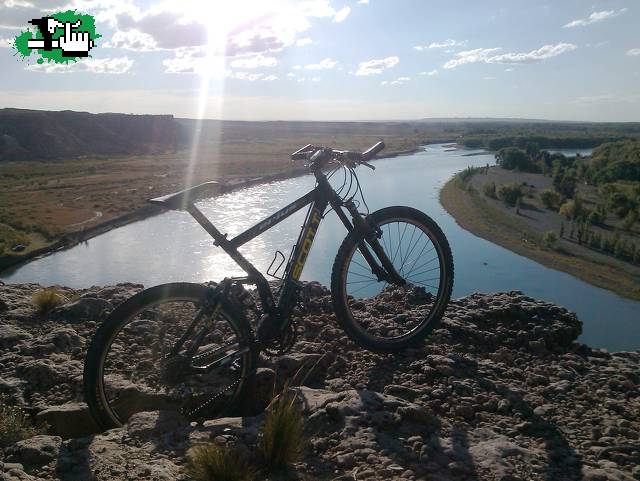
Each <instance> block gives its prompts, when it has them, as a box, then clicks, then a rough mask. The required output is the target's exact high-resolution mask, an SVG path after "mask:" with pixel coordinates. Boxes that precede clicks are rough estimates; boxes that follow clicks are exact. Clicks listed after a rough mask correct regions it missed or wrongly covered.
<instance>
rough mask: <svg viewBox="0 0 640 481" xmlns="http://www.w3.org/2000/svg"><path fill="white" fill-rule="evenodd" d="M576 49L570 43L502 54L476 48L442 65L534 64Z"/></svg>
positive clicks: (493, 50)
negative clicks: (480, 63) (478, 63)
mask: <svg viewBox="0 0 640 481" xmlns="http://www.w3.org/2000/svg"><path fill="white" fill-rule="evenodd" d="M576 48H578V47H577V46H576V45H574V44H572V43H558V44H556V45H544V46H542V47H540V48H539V49H536V50H532V51H530V52H517V53H503V54H497V53H496V52H497V51H498V50H500V49H499V48H477V49H475V50H467V51H465V52H459V53H457V54H456V55H455V57H454V58H452V59H451V60H449V61H448V62H447V63H445V64H444V68H446V69H452V68H456V67H458V66H460V65H464V64H467V63H477V62H483V63H499V64H514V63H534V62H540V61H542V60H545V59H548V58H552V57H557V56H558V55H562V54H563V53H567V52H571V51H573V50H575V49H576Z"/></svg>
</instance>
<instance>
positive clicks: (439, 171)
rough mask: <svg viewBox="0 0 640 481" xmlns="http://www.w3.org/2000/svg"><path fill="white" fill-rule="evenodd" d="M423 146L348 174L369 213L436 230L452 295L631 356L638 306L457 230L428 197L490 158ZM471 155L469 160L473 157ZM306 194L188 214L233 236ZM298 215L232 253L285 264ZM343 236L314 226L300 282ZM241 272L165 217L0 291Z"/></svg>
mask: <svg viewBox="0 0 640 481" xmlns="http://www.w3.org/2000/svg"><path fill="white" fill-rule="evenodd" d="M469 153H474V152H473V151H468V150H466V151H465V150H450V149H445V148H444V147H443V146H442V145H429V146H427V147H426V148H425V150H424V151H423V152H419V153H416V154H413V155H410V156H404V157H396V158H390V159H380V160H377V161H376V162H375V166H376V170H375V171H371V170H369V169H367V168H364V167H362V168H360V169H359V170H358V173H359V177H360V181H361V183H362V186H363V189H364V192H365V199H366V200H367V203H368V205H369V207H370V208H371V210H375V209H378V208H381V207H384V206H388V205H394V204H397V205H410V206H413V207H416V208H418V209H421V210H423V211H425V212H427V213H428V214H429V215H430V216H431V217H432V218H433V219H434V220H435V221H436V222H437V223H438V224H439V225H440V226H441V227H442V229H443V231H444V232H445V234H446V236H447V238H448V239H449V242H450V244H451V249H452V251H453V256H454V262H455V284H454V296H456V297H459V296H464V295H467V294H470V293H473V292H494V291H510V290H521V291H523V292H525V293H526V294H527V295H530V296H532V297H535V298H539V299H544V300H547V301H551V302H554V303H557V304H560V305H562V306H565V307H567V308H568V309H570V310H572V311H575V312H576V313H577V314H578V317H579V318H580V319H581V320H582V321H583V323H584V329H583V330H584V332H583V334H582V337H581V341H582V342H585V343H587V344H589V345H591V346H595V347H603V348H606V349H609V350H611V351H618V350H635V349H640V303H639V302H635V301H631V300H627V299H623V298H621V297H619V296H617V295H616V294H614V293H612V292H610V291H606V290H604V289H600V288H598V287H594V286H591V285H589V284H587V283H585V282H583V281H581V280H579V279H576V278H574V277H572V276H570V275H568V274H565V273H563V272H559V271H555V270H553V269H549V268H547V267H544V266H542V265H540V264H538V263H536V262H533V261H531V260H529V259H527V258H525V257H522V256H519V255H517V254H514V253H512V252H510V251H508V250H506V249H504V248H502V247H500V246H497V245H495V244H492V243H491V242H488V241H486V240H484V239H481V238H479V237H476V236H474V235H472V234H470V233H469V232H467V231H465V230H463V229H461V228H460V227H459V226H458V225H457V224H456V223H455V221H454V219H453V218H452V217H451V216H450V215H449V214H448V213H447V212H446V211H445V210H444V209H443V208H442V206H441V205H440V202H439V200H438V194H439V191H440V189H441V188H442V186H443V185H444V183H445V182H446V181H447V180H449V179H450V178H451V176H452V175H453V174H454V173H455V172H457V171H459V170H461V169H464V168H466V167H467V166H469V165H471V166H482V165H486V164H487V163H489V164H493V162H494V160H493V155H491V154H483V153H480V155H473V156H468V155H465V154H469ZM476 153H479V152H476ZM312 187H313V177H311V176H305V177H299V178H294V179H288V180H283V181H278V182H272V183H269V184H263V185H258V186H254V187H251V188H247V189H244V190H238V191H235V192H232V193H229V194H225V195H223V196H221V197H217V198H212V199H207V200H203V201H202V202H200V203H199V204H198V205H199V207H200V208H201V209H202V211H203V212H204V213H205V214H206V215H207V216H209V217H210V218H211V220H212V222H213V223H214V224H215V225H216V226H217V227H218V228H219V229H220V230H221V231H222V232H227V233H228V234H229V236H230V237H231V236H233V235H235V234H237V233H239V232H241V231H242V230H244V229H246V228H248V227H250V226H251V225H253V224H255V223H256V222H257V221H259V220H260V219H262V218H264V217H266V216H267V215H269V214H270V213H272V212H274V211H276V210H277V209H278V208H279V207H282V206H284V205H285V204H286V203H288V202H290V201H292V200H293V199H295V198H297V197H299V196H301V195H303V194H304V193H306V192H307V191H308V190H310V189H311V188H312ZM303 216H304V214H303V212H299V213H297V214H295V215H294V216H292V217H291V218H289V219H287V220H286V221H285V222H283V223H281V224H279V225H277V226H275V227H274V228H273V229H271V230H270V231H267V232H266V233H265V234H263V235H262V236H260V237H258V238H256V239H254V240H253V241H251V242H250V243H249V244H246V245H245V246H243V247H242V248H241V249H240V250H241V252H243V254H245V255H246V256H247V257H248V258H249V259H250V260H251V261H252V262H254V263H255V264H256V265H257V266H258V267H260V268H261V270H262V271H263V272H264V270H266V268H267V267H268V266H269V263H270V262H271V260H272V258H273V253H274V251H275V250H276V249H281V250H282V251H283V252H284V253H285V255H288V251H289V250H290V248H291V246H292V245H293V243H294V242H295V240H296V238H297V235H298V232H299V228H300V225H301V223H302V221H303ZM344 235H345V231H344V227H343V226H342V225H341V224H340V222H339V221H338V219H337V218H336V217H335V215H332V214H329V215H328V216H327V218H326V219H325V221H324V222H323V224H322V225H321V226H320V229H319V232H318V235H317V237H316V241H315V243H314V246H313V250H312V252H311V255H310V256H309V260H308V262H307V265H306V267H305V271H304V273H303V279H307V280H318V281H320V282H322V283H324V284H326V285H329V283H330V273H331V267H332V264H333V259H334V257H335V253H336V252H337V248H338V245H339V244H340V242H341V240H342V239H343V237H344ZM231 275H242V272H241V271H240V270H239V269H238V268H237V266H235V264H234V263H233V262H232V261H231V260H230V259H229V258H228V257H227V256H226V254H225V253H224V252H222V251H221V250H220V249H217V248H215V247H213V245H212V242H211V239H210V238H209V237H208V236H207V234H206V233H205V232H204V231H203V230H202V228H201V227H200V226H199V225H198V224H196V222H195V221H194V220H193V219H192V218H191V217H190V216H189V215H188V214H186V213H184V212H174V211H172V212H166V213H163V214H161V215H158V216H155V217H151V218H148V219H145V220H142V221H139V222H135V223H133V224H129V225H126V226H124V227H121V228H118V229H115V230H112V231H110V232H107V233H105V234H103V235H100V236H98V237H96V238H94V239H91V240H89V241H88V242H87V243H86V244H84V245H78V246H75V247H73V248H71V249H68V250H65V251H60V252H57V253H55V254H53V255H50V256H46V257H43V258H40V259H36V260H34V261H32V262H30V263H28V264H26V265H24V266H22V267H20V268H18V269H16V270H14V271H12V272H5V273H3V275H1V276H0V278H2V279H3V280H4V281H5V282H16V283H17V282H38V283H40V284H43V285H51V284H61V285H67V286H71V287H88V286H91V285H105V284H113V283H117V282H139V283H142V284H144V285H146V286H152V285H155V284H159V283H162V282H169V281H196V282H197V281H206V280H219V279H221V278H223V277H225V276H231Z"/></svg>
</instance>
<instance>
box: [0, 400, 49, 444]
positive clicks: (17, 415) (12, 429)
mask: <svg viewBox="0 0 640 481" xmlns="http://www.w3.org/2000/svg"><path fill="white" fill-rule="evenodd" d="M45 431H46V426H42V427H36V426H33V425H32V424H31V423H30V422H29V420H28V419H27V416H26V414H25V412H24V411H23V410H22V409H21V408H19V407H18V406H12V405H9V404H8V403H7V399H6V397H4V396H0V448H6V447H7V446H11V445H12V444H13V443H16V442H18V441H22V440H23V439H27V438H30V437H33V436H36V435H38V434H43V433H44V432H45Z"/></svg>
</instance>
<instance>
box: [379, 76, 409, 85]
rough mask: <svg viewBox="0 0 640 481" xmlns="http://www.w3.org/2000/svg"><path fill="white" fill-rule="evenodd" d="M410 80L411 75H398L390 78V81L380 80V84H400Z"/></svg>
mask: <svg viewBox="0 0 640 481" xmlns="http://www.w3.org/2000/svg"><path fill="white" fill-rule="evenodd" d="M410 80H411V77H398V78H397V79H395V80H391V81H389V82H388V81H386V80H383V81H382V82H380V85H402V84H404V83H407V82H408V81H410Z"/></svg>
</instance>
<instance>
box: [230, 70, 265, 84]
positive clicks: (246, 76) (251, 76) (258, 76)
mask: <svg viewBox="0 0 640 481" xmlns="http://www.w3.org/2000/svg"><path fill="white" fill-rule="evenodd" d="M227 77H229V78H234V79H238V80H248V81H249V82H255V81H256V80H264V78H266V77H265V75H264V74H263V73H247V72H229V73H228V74H227Z"/></svg>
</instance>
